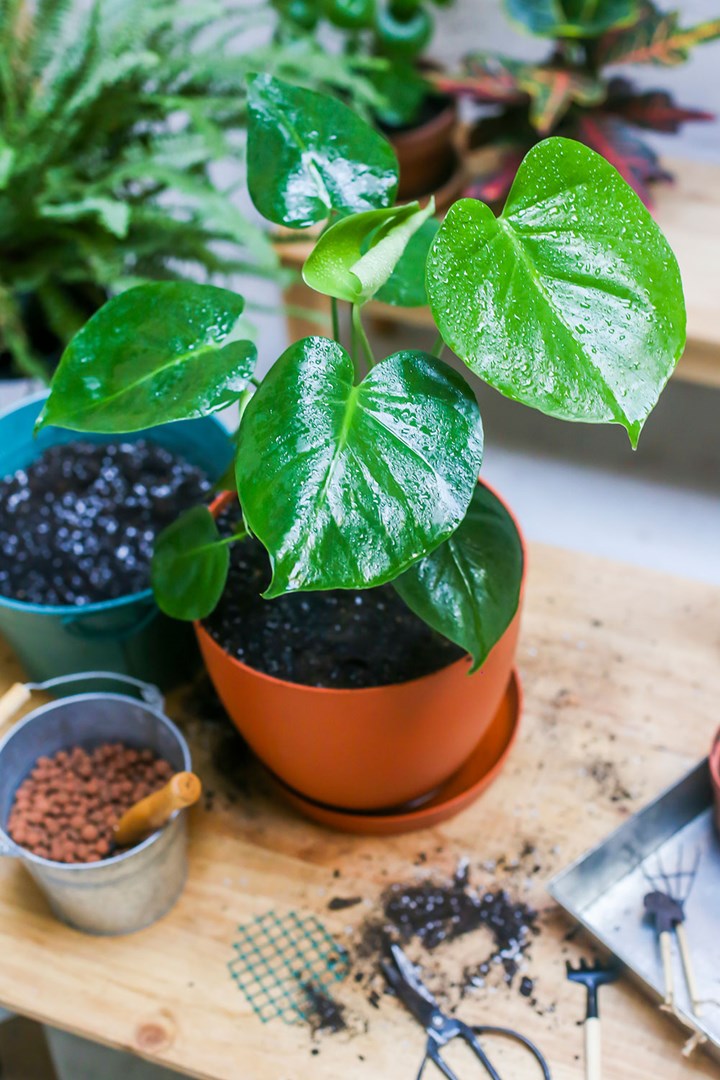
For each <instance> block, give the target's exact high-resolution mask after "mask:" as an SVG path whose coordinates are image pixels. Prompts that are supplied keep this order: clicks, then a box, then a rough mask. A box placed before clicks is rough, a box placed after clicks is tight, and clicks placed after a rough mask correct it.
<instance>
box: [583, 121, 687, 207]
mask: <svg viewBox="0 0 720 1080" xmlns="http://www.w3.org/2000/svg"><path fill="white" fill-rule="evenodd" d="M575 132H576V134H577V136H578V138H579V139H582V141H583V142H584V143H585V145H586V146H590V147H592V149H593V150H597V152H598V153H599V154H602V156H603V157H604V158H605V160H606V161H609V162H610V164H611V165H613V166H614V167H615V168H616V169H617V171H618V172H619V173H620V175H621V176H622V178H623V180H626V181H627V182H628V184H630V186H631V187H632V188H633V190H634V191H636V192H637V194H638V195H639V197H640V198H641V199H642V201H643V202H644V203H645V205H646V206H647V207H652V205H653V201H652V193H651V190H650V185H651V184H653V183H655V182H656V181H659V180H672V176H671V175H670V173H668V172H667V171H666V170H665V169H664V168H663V167H662V164H661V162H660V158H659V157H658V155H657V154H656V153H655V151H654V150H653V148H652V147H651V146H650V145H648V143H646V142H644V141H643V140H642V139H641V138H640V137H639V135H638V134H637V132H636V131H634V130H633V129H632V128H631V127H630V126H629V125H628V124H625V123H623V121H622V120H621V119H620V118H619V116H615V115H613V114H612V113H607V112H605V110H604V109H600V110H598V111H597V112H596V113H592V114H591V113H588V114H586V115H580V116H579V117H578V119H577V122H576V125H575Z"/></svg>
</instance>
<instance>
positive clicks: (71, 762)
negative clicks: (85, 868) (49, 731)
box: [7, 743, 173, 863]
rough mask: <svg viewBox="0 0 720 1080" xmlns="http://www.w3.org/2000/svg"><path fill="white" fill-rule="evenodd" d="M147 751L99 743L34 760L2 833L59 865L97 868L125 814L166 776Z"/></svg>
mask: <svg viewBox="0 0 720 1080" xmlns="http://www.w3.org/2000/svg"><path fill="white" fill-rule="evenodd" d="M172 772H173V769H172V766H171V765H170V764H169V763H168V762H167V761H162V760H161V759H160V758H158V757H157V756H156V755H155V754H154V753H153V751H152V750H136V749H133V748H132V747H129V746H124V745H122V744H121V743H105V744H103V745H102V746H98V747H97V748H96V749H94V750H90V751H86V750H83V749H81V748H80V747H75V748H74V749H72V750H60V751H59V752H58V753H57V754H55V755H53V757H40V758H38V760H37V762H36V763H35V766H34V768H33V770H32V771H31V773H30V775H29V776H28V777H27V778H26V779H25V780H24V781H23V782H22V784H21V785H20V787H19V788H18V790H17V791H16V793H15V799H14V802H13V805H12V808H11V810H10V816H9V819H8V825H7V831H8V834H9V835H10V837H11V838H12V839H13V840H14V841H15V843H16V844H19V845H20V847H23V848H25V849H26V850H28V851H31V852H33V854H35V855H39V856H41V857H42V858H44V859H52V860H53V861H54V862H64V863H89V862H99V861H100V860H101V859H104V858H106V857H108V856H109V855H113V854H116V851H115V850H113V830H114V828H115V825H116V824H117V823H118V821H119V820H120V818H121V817H122V815H123V814H124V813H125V811H126V810H129V809H130V807H131V806H133V805H134V803H136V802H138V801H139V800H140V799H143V798H144V797H145V796H146V795H150V794H152V792H153V791H157V790H158V789H159V788H161V787H163V785H164V784H166V783H167V781H168V780H169V778H170V777H171V776H172Z"/></svg>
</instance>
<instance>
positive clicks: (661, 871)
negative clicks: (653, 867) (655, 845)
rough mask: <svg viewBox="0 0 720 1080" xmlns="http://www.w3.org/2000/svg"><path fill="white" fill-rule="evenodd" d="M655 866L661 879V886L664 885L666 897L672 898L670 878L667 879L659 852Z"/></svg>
mask: <svg viewBox="0 0 720 1080" xmlns="http://www.w3.org/2000/svg"><path fill="white" fill-rule="evenodd" d="M657 864H658V872H659V874H660V877H661V878H662V881H663V884H664V885H665V892H666V893H667V895H668V896H670V897H673V898H674V896H673V890H672V885H671V884H670V878H669V877H668V874H667V870H666V869H665V864H664V863H663V861H662V856H661V855H660V852H659V851H658V853H657Z"/></svg>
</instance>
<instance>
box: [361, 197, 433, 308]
mask: <svg viewBox="0 0 720 1080" xmlns="http://www.w3.org/2000/svg"><path fill="white" fill-rule="evenodd" d="M439 228H440V222H439V221H438V220H437V218H428V220H427V221H426V222H424V224H423V225H421V226H420V228H419V229H418V231H417V232H416V233H415V234H414V236H413V237H412V238H411V240H410V242H409V243H408V246H407V247H406V248H405V250H404V251H403V253H402V255H401V256H400V261H399V262H398V264H397V266H396V267H395V269H394V270H393V272H392V275H391V277H390V280H389V281H387V282H386V284H385V285H383V287H382V289H380V291H379V292H378V293H376V299H377V300H382V302H383V303H384V304H392V305H394V306H395V307H423V306H424V305H425V304H427V292H426V290H425V264H426V263H427V258H428V253H429V251H430V248H431V247H432V242H433V240H434V239H435V237H436V235H437V231H438V229H439Z"/></svg>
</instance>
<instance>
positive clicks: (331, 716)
mask: <svg viewBox="0 0 720 1080" xmlns="http://www.w3.org/2000/svg"><path fill="white" fill-rule="evenodd" d="M234 498H235V495H234V494H233V493H231V492H225V493H223V494H222V495H221V496H219V498H218V499H217V500H216V501H215V503H214V504H213V507H212V509H213V511H214V512H215V513H218V512H219V511H220V510H221V509H223V508H224V507H225V506H227V504H228V503H229V502H231V501H232V500H233V499H234ZM516 524H517V523H516ZM521 602H522V596H521ZM519 627H520V609H518V612H517V614H516V615H515V617H514V619H513V621H512V622H511V624H510V626H509V627H508V628H507V630H506V631H505V633H504V635H503V636H502V638H501V639H500V641H498V642H497V644H496V645H495V647H494V648H493V650H492V651H491V653H490V655H489V656H488V658H487V661H486V662H485V665H484V666H483V668H482V669H481V670H480V671H479V672H477V674H475V675H473V676H468V668H469V666H470V660H469V658H468V657H463V658H462V659H460V660H457V661H455V662H454V663H452V664H450V665H449V666H448V667H445V668H442V669H441V670H440V671H435V672H433V673H432V674H430V675H425V676H423V677H422V678H420V679H413V680H411V681H409V682H404V683H397V684H393V685H390V686H379V687H370V688H366V689H358V690H337V689H319V688H317V687H313V686H302V685H300V684H298V683H291V682H285V681H283V680H282V679H277V678H274V677H273V676H271V675H265V674H263V673H262V672H259V671H254V670H253V669H252V668H250V667H248V666H247V665H246V664H243V663H242V662H241V661H239V660H236V659H235V658H234V657H232V656H230V655H229V654H228V653H227V652H226V651H225V650H224V649H223V648H222V647H221V646H220V645H219V644H218V643H217V642H216V641H215V639H214V638H212V637H211V636H210V634H208V632H207V631H206V630H205V629H204V627H203V626H202V624H201V623H196V624H195V629H196V633H197V636H198V642H199V644H200V649H201V651H202V655H203V659H204V660H205V664H206V666H207V669H208V672H209V674H210V678H211V679H212V681H213V683H214V685H215V689H216V690H217V692H218V694H219V696H220V699H221V700H222V703H223V705H224V706H225V708H226V709H227V711H228V713H229V714H230V716H231V718H232V720H233V721H234V723H235V725H236V726H237V728H238V729H239V731H240V732H241V733H242V735H243V736H244V738H245V739H246V740H247V742H248V743H249V745H250V747H251V748H252V750H253V751H254V752H255V753H256V754H257V756H258V757H259V758H260V759H261V761H262V762H263V763H264V764H265V765H267V767H268V768H269V769H270V770H271V771H272V772H273V773H274V774H275V775H276V776H278V777H279V778H280V779H281V780H282V781H283V782H284V783H285V784H287V785H288V786H289V787H291V788H293V789H294V790H295V791H297V792H299V793H300V794H301V795H304V796H306V797H307V798H310V799H314V800H315V801H316V802H321V803H324V804H326V805H328V806H334V807H338V808H343V809H352V810H378V809H383V808H385V807H396V806H401V805H402V804H404V803H406V802H409V801H410V800H413V799H417V798H419V797H421V796H423V795H426V794H428V793H430V792H432V791H434V790H435V789H436V788H437V787H438V786H439V785H440V784H442V783H443V781H445V780H447V779H448V778H449V777H450V776H452V774H453V773H454V772H455V771H456V770H457V769H459V768H460V766H461V765H462V764H463V762H464V761H465V759H466V758H467V757H468V756H469V755H470V753H471V752H472V750H473V748H474V747H475V746H476V745H477V743H478V742H479V741H480V739H481V738H482V737H483V735H484V734H485V733H486V732H487V730H488V727H489V725H490V723H491V721H492V720H493V718H494V717H495V715H496V713H497V711H498V708H499V705H500V702H501V700H502V697H503V695H504V693H505V690H506V688H507V686H508V683H509V681H510V678H511V674H512V670H513V666H514V661H515V651H516V645H517V638H518V631H519Z"/></svg>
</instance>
